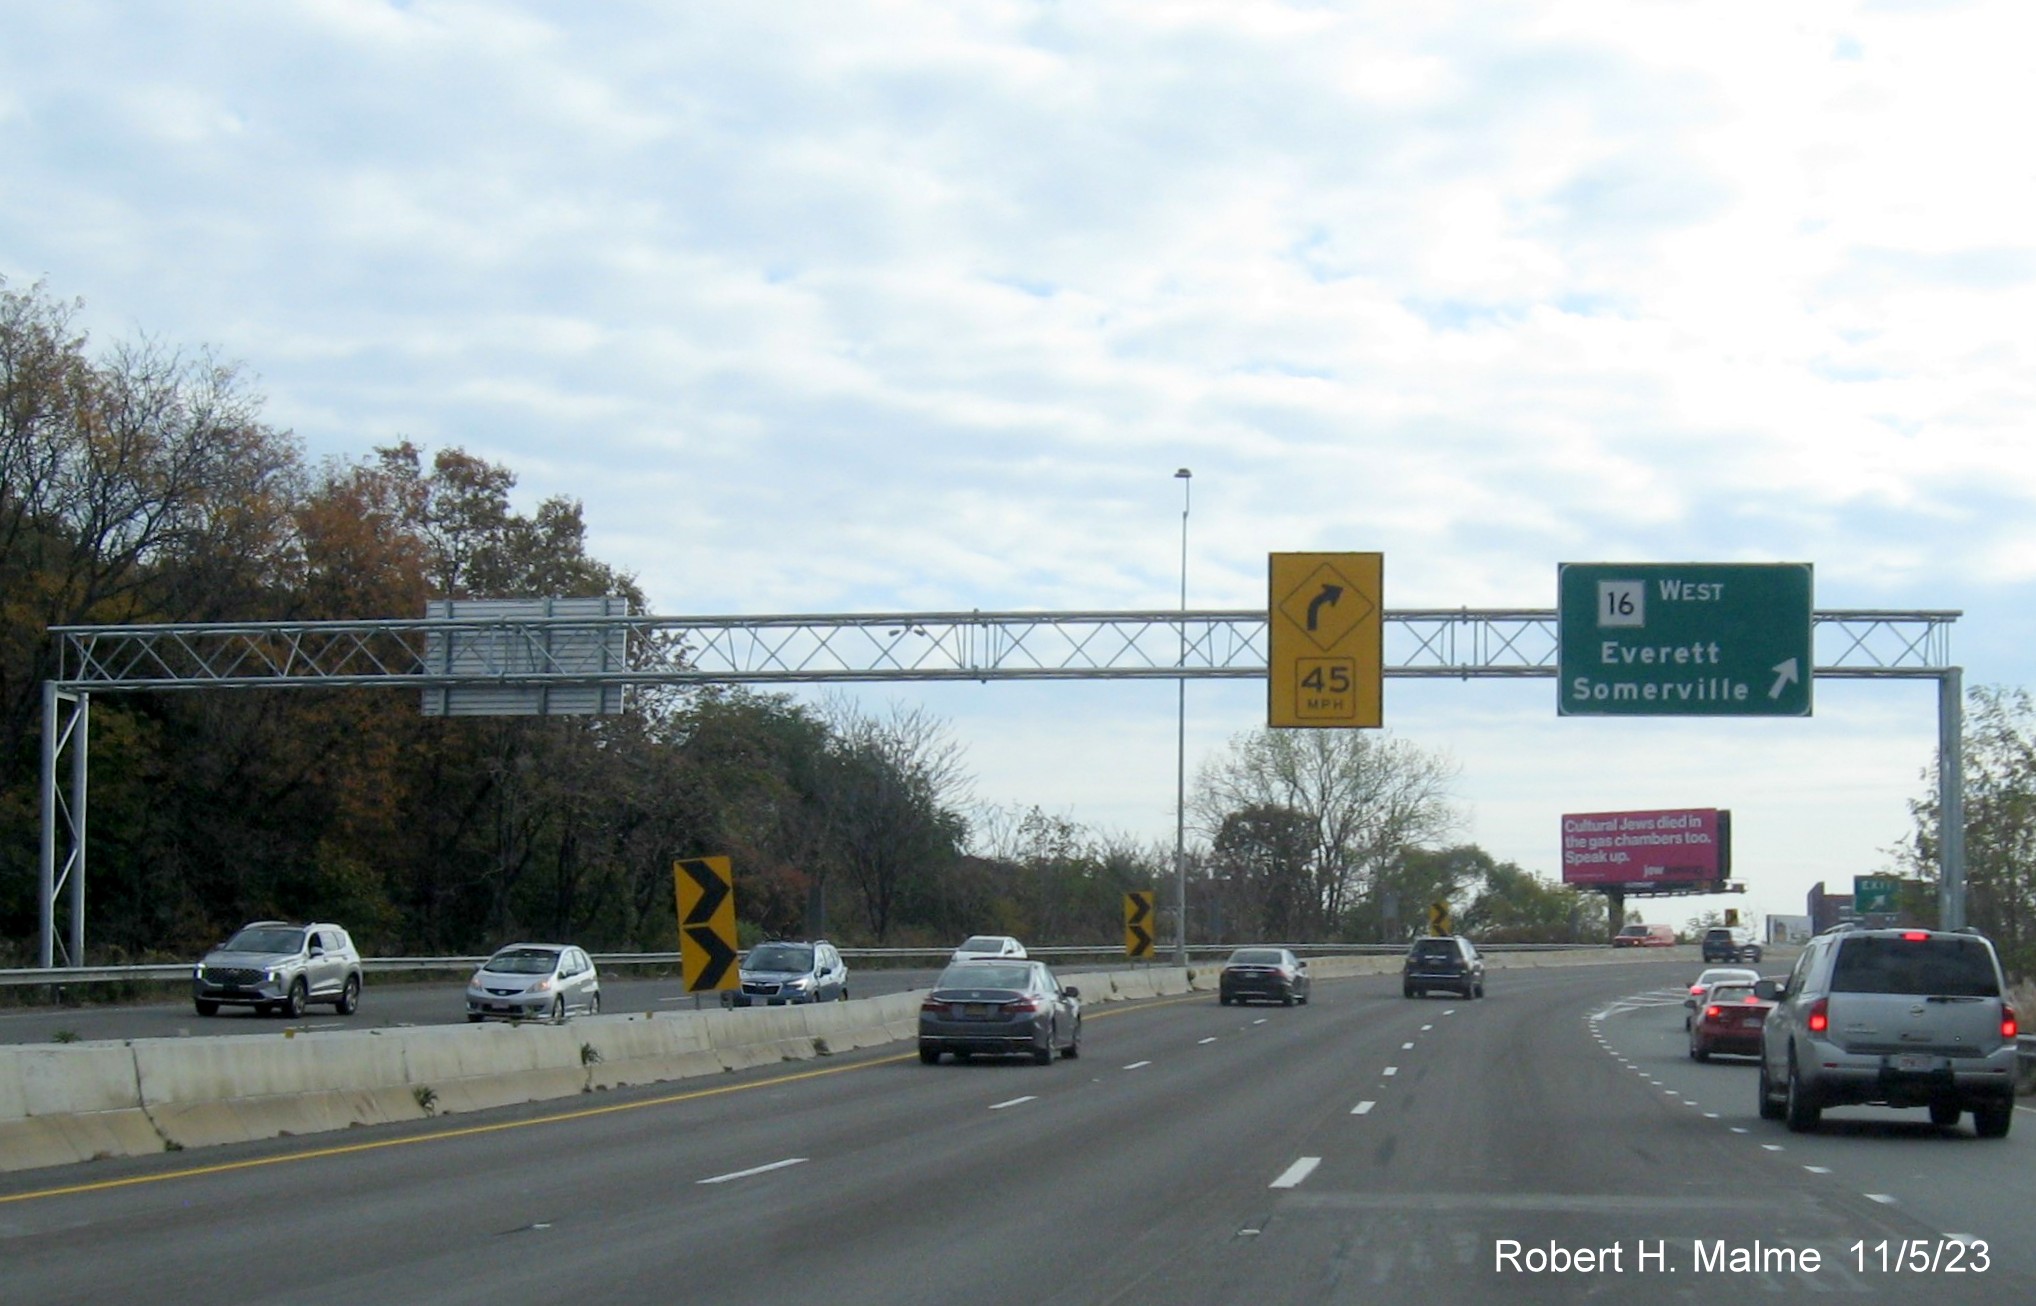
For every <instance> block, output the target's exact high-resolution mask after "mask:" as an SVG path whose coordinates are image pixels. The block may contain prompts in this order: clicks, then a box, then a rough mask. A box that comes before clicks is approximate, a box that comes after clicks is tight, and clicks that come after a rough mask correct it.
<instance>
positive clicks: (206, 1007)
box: [191, 998, 219, 1016]
mask: <svg viewBox="0 0 2036 1306" xmlns="http://www.w3.org/2000/svg"><path fill="white" fill-rule="evenodd" d="M191 1005H192V1006H194V1007H196V1008H198V1014H199V1015H201V1016H216V1015H218V1014H219V1004H218V1003H217V1002H214V1001H213V1000H212V999H210V998H196V999H193V1000H192V1003H191Z"/></svg>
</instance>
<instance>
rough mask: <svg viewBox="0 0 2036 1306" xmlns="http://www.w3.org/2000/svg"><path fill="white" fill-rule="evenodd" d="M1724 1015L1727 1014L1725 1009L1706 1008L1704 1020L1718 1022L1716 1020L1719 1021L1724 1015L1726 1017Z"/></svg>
mask: <svg viewBox="0 0 2036 1306" xmlns="http://www.w3.org/2000/svg"><path fill="white" fill-rule="evenodd" d="M1724 1014H1725V1008H1723V1007H1705V1008H1704V1019H1705V1020H1716V1019H1718V1017H1720V1016H1722V1015H1724Z"/></svg>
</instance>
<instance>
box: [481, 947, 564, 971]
mask: <svg viewBox="0 0 2036 1306" xmlns="http://www.w3.org/2000/svg"><path fill="white" fill-rule="evenodd" d="M557 965H558V954H557V953H556V952H553V951H552V950H551V949H549V948H510V949H507V950H506V951H503V952H498V953H496V954H495V955H494V956H492V957H490V958H488V964H487V965H486V966H484V967H482V969H483V970H492V971H496V972H499V973H501V974H504V975H549V974H550V973H551V972H552V970H553V969H554V968H555V967H556V966H557Z"/></svg>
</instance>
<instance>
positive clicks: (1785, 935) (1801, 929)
mask: <svg viewBox="0 0 2036 1306" xmlns="http://www.w3.org/2000/svg"><path fill="white" fill-rule="evenodd" d="M1816 932H1817V931H1816V930H1814V929H1812V928H1811V921H1810V918H1809V917H1808V916H1770V917H1768V918H1767V942H1769V943H1801V942H1802V941H1803V940H1805V939H1807V938H1809V937H1810V936H1811V935H1812V934H1815V933H1816Z"/></svg>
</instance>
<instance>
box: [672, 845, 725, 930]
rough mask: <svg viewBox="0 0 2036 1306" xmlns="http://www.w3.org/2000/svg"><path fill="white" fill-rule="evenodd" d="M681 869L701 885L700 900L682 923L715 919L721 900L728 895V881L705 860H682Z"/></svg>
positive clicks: (698, 923)
mask: <svg viewBox="0 0 2036 1306" xmlns="http://www.w3.org/2000/svg"><path fill="white" fill-rule="evenodd" d="M679 869H680V870H682V871H684V872H685V873H686V874H687V875H689V876H691V877H692V879H693V883H694V884H697V885H699V886H700V900H699V901H698V902H696V903H694V904H693V910H691V911H689V912H687V913H686V919H685V920H684V921H683V922H682V924H685V925H700V924H704V923H705V922H707V921H711V920H713V919H714V912H715V910H716V909H717V908H719V907H720V906H721V900H722V899H723V898H726V897H727V896H728V882H727V881H726V880H724V879H722V878H721V876H720V874H719V873H718V872H717V871H716V870H715V869H714V867H713V865H712V864H711V863H709V862H707V861H704V860H690V861H682V862H680V863H679Z"/></svg>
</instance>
